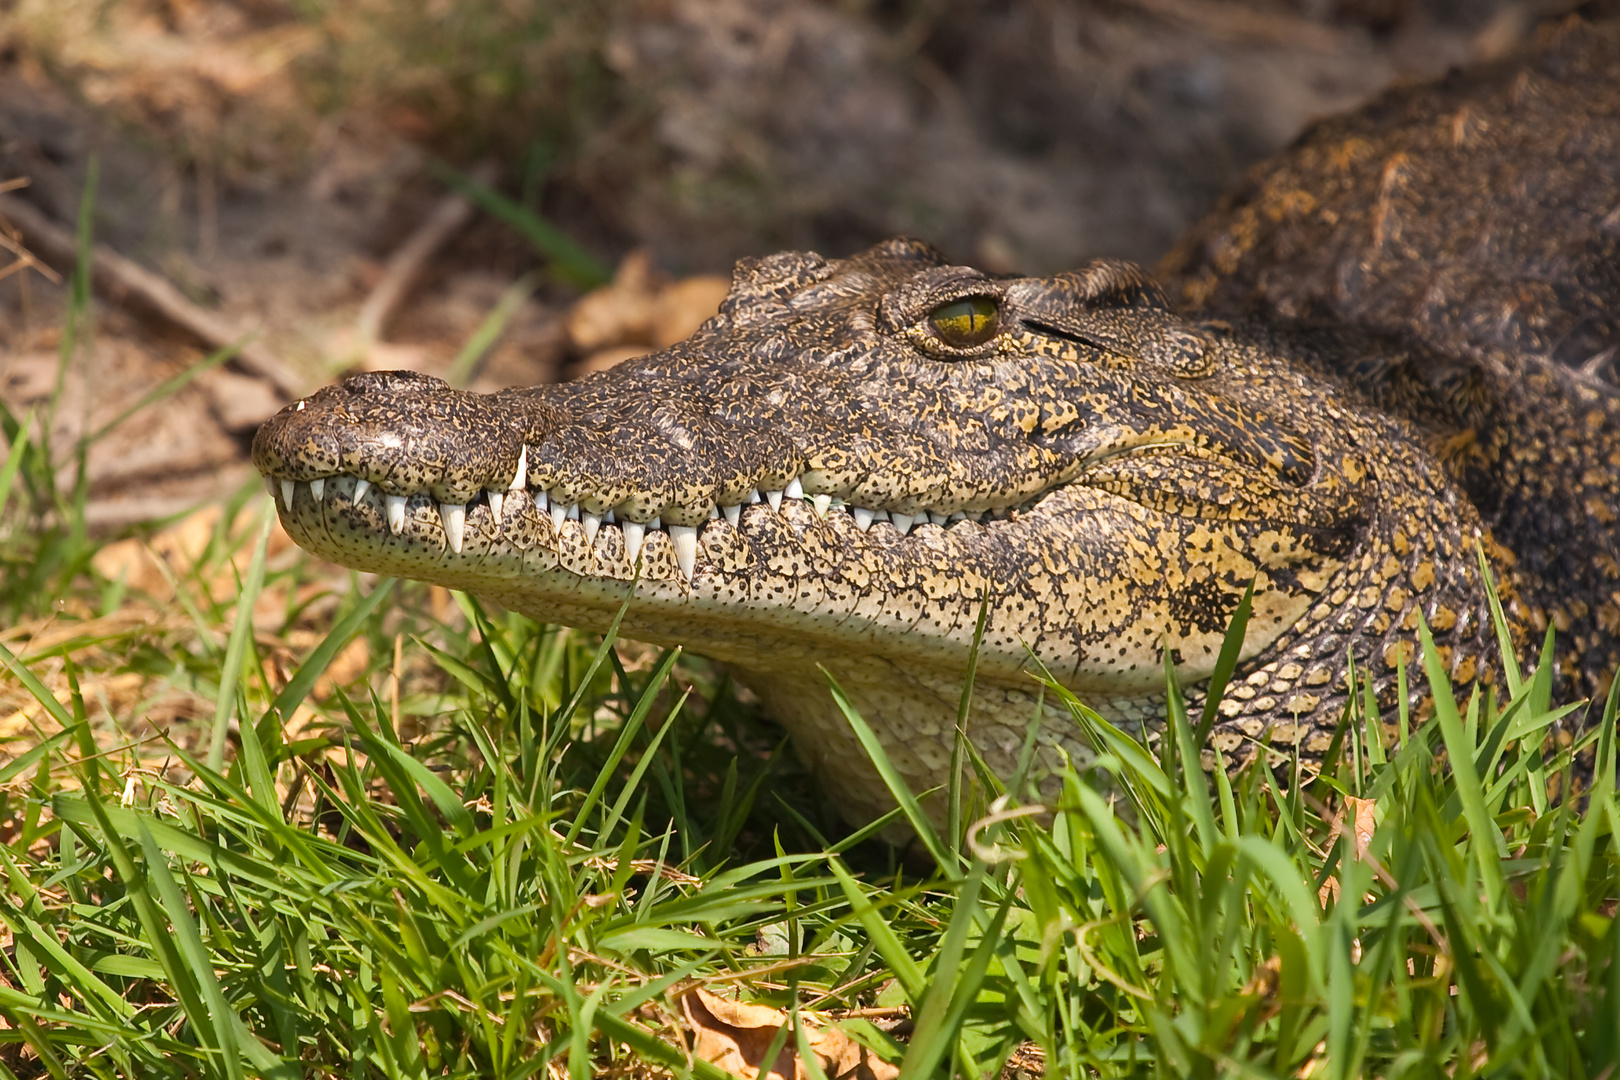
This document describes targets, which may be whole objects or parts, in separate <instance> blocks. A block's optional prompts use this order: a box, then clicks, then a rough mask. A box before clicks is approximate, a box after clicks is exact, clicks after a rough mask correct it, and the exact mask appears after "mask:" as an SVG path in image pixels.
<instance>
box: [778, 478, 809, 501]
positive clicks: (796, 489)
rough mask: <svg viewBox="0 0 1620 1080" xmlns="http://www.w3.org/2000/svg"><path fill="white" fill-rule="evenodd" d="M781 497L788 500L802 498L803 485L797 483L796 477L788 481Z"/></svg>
mask: <svg viewBox="0 0 1620 1080" xmlns="http://www.w3.org/2000/svg"><path fill="white" fill-rule="evenodd" d="M782 496H783V497H784V498H788V499H802V498H804V485H803V484H801V483H799V478H798V477H797V476H795V477H794V478H793V479H791V480H789V481H788V483H787V487H785V488H783V489H782Z"/></svg>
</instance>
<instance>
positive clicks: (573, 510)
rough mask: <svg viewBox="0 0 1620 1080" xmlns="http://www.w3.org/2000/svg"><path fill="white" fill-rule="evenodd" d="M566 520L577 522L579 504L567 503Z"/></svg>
mask: <svg viewBox="0 0 1620 1080" xmlns="http://www.w3.org/2000/svg"><path fill="white" fill-rule="evenodd" d="M568 520H569V521H578V520H579V503H569V504H568Z"/></svg>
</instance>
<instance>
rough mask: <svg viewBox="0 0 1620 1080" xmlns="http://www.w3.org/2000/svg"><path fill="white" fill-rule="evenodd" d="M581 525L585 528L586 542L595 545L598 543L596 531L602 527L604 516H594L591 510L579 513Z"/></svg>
mask: <svg viewBox="0 0 1620 1080" xmlns="http://www.w3.org/2000/svg"><path fill="white" fill-rule="evenodd" d="M579 523H580V524H581V525H583V526H584V527H585V542H586V543H587V544H594V543H595V542H596V530H597V529H600V528H601V527H602V515H601V514H593V513H591V512H590V511H589V510H581V511H580V512H579Z"/></svg>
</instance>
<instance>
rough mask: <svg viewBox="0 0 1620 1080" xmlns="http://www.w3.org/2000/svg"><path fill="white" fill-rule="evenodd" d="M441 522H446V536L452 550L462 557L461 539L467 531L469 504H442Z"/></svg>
mask: <svg viewBox="0 0 1620 1080" xmlns="http://www.w3.org/2000/svg"><path fill="white" fill-rule="evenodd" d="M439 520H441V521H443V522H444V535H445V539H447V540H449V541H450V550H451V551H453V552H455V553H456V554H457V555H460V554H461V538H462V536H463V535H465V533H466V531H467V504H466V503H440V504H439Z"/></svg>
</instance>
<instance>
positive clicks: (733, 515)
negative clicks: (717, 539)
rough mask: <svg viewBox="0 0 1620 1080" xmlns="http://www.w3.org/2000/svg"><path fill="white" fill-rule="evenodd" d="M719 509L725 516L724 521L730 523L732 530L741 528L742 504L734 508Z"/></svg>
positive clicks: (723, 507) (724, 507)
mask: <svg viewBox="0 0 1620 1080" xmlns="http://www.w3.org/2000/svg"><path fill="white" fill-rule="evenodd" d="M720 509H721V511H722V512H723V513H724V514H725V515H726V520H727V521H729V522H731V527H732V528H733V529H740V528H742V503H738V504H737V505H736V506H722V507H721V508H720Z"/></svg>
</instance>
